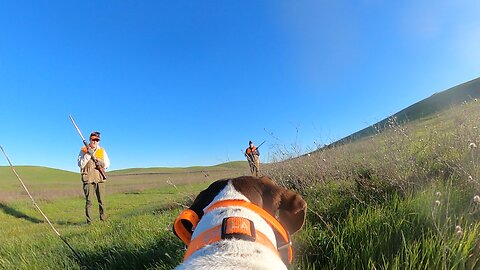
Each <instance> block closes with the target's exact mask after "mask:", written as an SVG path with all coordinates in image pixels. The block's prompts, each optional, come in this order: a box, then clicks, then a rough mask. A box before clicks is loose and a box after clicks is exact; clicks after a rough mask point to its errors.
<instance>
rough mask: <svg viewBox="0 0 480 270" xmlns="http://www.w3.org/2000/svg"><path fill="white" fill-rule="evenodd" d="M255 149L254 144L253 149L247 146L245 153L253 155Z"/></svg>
mask: <svg viewBox="0 0 480 270" xmlns="http://www.w3.org/2000/svg"><path fill="white" fill-rule="evenodd" d="M256 150H257V147H256V146H254V147H253V149H252V148H250V147H248V148H247V150H246V151H245V152H246V153H247V155H251V154H252V153H253V154H254V155H256V153H255V151H256Z"/></svg>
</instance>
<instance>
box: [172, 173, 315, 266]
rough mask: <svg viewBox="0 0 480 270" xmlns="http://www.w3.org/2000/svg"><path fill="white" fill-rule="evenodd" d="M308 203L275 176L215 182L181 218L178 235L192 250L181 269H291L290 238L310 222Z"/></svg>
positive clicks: (188, 251)
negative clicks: (306, 217)
mask: <svg viewBox="0 0 480 270" xmlns="http://www.w3.org/2000/svg"><path fill="white" fill-rule="evenodd" d="M306 211H307V203H306V202H305V200H304V199H303V198H302V197H301V196H300V195H299V194H297V193H295V192H293V191H290V190H287V189H285V188H283V187H280V186H278V185H276V184H275V183H274V182H273V181H272V180H271V179H270V178H269V177H266V176H263V177H260V178H258V177H254V176H242V177H238V178H234V179H223V180H218V181H215V182H213V183H212V184H211V185H210V186H209V187H208V188H207V189H205V190H203V191H202V192H200V193H199V194H198V196H197V197H196V198H195V200H194V202H193V204H192V205H191V206H190V208H188V209H186V210H184V211H183V212H182V213H180V215H179V217H178V218H177V219H176V220H175V223H174V233H175V235H176V236H177V237H179V238H180V239H181V240H182V241H183V242H184V243H185V244H186V245H187V247H188V248H187V251H186V253H185V256H184V261H183V263H181V264H180V265H179V266H177V267H176V268H175V269H176V270H185V269H196V270H204V269H205V270H206V269H208V270H212V269H222V270H228V269H252V270H261V269H265V270H267V269H268V270H271V269H282V270H287V269H288V267H289V266H290V263H291V260H292V256H293V255H292V247H291V241H290V235H291V234H293V233H295V232H297V231H298V230H299V229H300V228H301V227H302V226H303V224H304V222H305V216H306Z"/></svg>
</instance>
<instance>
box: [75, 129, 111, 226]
mask: <svg viewBox="0 0 480 270" xmlns="http://www.w3.org/2000/svg"><path fill="white" fill-rule="evenodd" d="M92 155H94V156H95V157H96V159H97V164H95V162H94V160H93V159H92ZM109 166H110V159H109V158H108V155H107V152H106V151H105V149H103V148H102V147H100V132H97V131H95V132H92V133H91V134H90V143H89V144H88V148H87V147H86V146H84V147H82V149H81V150H80V153H79V154H78V167H80V174H81V177H82V182H83V193H84V194H85V215H86V216H87V224H90V223H91V222H92V218H91V217H92V215H91V206H92V199H93V194H95V196H96V197H97V201H98V209H99V211H100V220H101V221H106V220H107V213H106V207H105V201H104V199H105V179H104V177H102V174H101V172H100V170H99V169H106V168H108V167H109Z"/></svg>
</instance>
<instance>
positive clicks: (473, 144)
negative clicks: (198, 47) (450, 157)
mask: <svg viewBox="0 0 480 270" xmlns="http://www.w3.org/2000/svg"><path fill="white" fill-rule="evenodd" d="M468 148H470V149H473V148H477V145H476V144H475V143H473V142H471V143H470V144H469V145H468Z"/></svg>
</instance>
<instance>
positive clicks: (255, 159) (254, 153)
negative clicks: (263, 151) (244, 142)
mask: <svg viewBox="0 0 480 270" xmlns="http://www.w3.org/2000/svg"><path fill="white" fill-rule="evenodd" d="M245 156H246V157H247V161H248V165H249V166H250V172H251V173H252V175H253V176H258V171H259V170H260V152H259V151H258V149H257V147H256V146H255V145H253V142H252V141H249V142H248V148H247V149H246V150H245Z"/></svg>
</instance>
